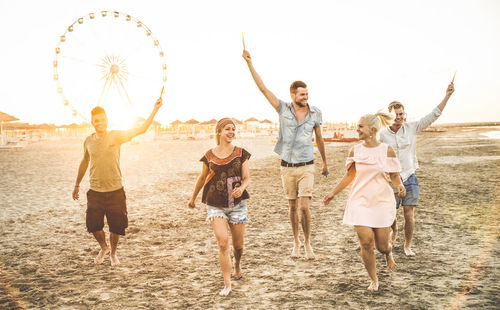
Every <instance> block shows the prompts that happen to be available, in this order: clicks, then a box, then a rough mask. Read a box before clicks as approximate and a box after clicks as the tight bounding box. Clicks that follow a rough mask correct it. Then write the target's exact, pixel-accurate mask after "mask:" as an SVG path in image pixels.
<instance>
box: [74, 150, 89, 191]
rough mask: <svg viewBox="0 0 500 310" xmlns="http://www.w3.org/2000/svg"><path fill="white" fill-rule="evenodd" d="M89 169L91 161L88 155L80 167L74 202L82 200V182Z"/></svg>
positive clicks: (84, 157)
mask: <svg viewBox="0 0 500 310" xmlns="http://www.w3.org/2000/svg"><path fill="white" fill-rule="evenodd" d="M88 167H89V159H88V157H87V153H86V154H85V155H84V156H83V159H82V161H81V162H80V166H79V167H78V175H77V176H76V181H75V187H74V189H73V200H78V198H80V183H81V182H82V179H83V177H84V176H85V172H87V168H88Z"/></svg>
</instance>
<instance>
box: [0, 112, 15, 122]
mask: <svg viewBox="0 0 500 310" xmlns="http://www.w3.org/2000/svg"><path fill="white" fill-rule="evenodd" d="M18 120H19V119H18V118H17V117H14V116H12V115H9V114H7V113H4V112H0V121H1V122H13V121H18Z"/></svg>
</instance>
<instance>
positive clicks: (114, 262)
mask: <svg viewBox="0 0 500 310" xmlns="http://www.w3.org/2000/svg"><path fill="white" fill-rule="evenodd" d="M109 260H111V266H117V265H120V260H119V259H118V256H117V255H116V254H115V255H113V254H109Z"/></svg>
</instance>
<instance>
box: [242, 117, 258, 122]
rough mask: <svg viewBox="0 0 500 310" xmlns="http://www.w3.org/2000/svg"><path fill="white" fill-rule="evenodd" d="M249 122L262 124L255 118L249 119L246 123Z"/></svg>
mask: <svg viewBox="0 0 500 310" xmlns="http://www.w3.org/2000/svg"><path fill="white" fill-rule="evenodd" d="M248 122H259V123H260V121H259V120H258V119H256V118H255V117H250V118H249V119H247V120H246V121H245V123H248Z"/></svg>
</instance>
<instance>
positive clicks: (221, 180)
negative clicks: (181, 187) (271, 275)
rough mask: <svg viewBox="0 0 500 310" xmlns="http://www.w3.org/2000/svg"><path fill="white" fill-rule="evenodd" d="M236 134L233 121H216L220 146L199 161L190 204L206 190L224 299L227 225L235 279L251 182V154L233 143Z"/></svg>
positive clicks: (228, 280) (228, 269)
mask: <svg viewBox="0 0 500 310" xmlns="http://www.w3.org/2000/svg"><path fill="white" fill-rule="evenodd" d="M235 132H236V126H235V124H234V122H233V120H232V119H230V118H223V119H221V120H219V121H218V122H217V126H216V127H215V139H216V142H217V146H216V147H214V148H213V149H210V150H208V151H207V152H206V153H205V156H203V157H202V158H201V159H200V161H202V162H203V169H202V171H201V174H200V176H199V177H198V181H197V182H196V186H195V188H194V192H193V196H192V197H191V200H190V201H189V204H188V206H189V208H195V207H196V206H195V200H196V197H197V196H198V193H199V192H200V190H201V189H202V188H203V196H202V202H203V203H204V204H206V205H207V220H209V221H210V222H211V223H212V228H213V230H214V234H215V238H216V239H217V244H218V245H219V264H220V267H221V270H222V276H223V278H224V289H222V291H220V293H219V295H221V296H227V295H228V294H229V293H230V292H231V259H230V256H229V234H228V229H227V227H228V224H229V228H230V230H231V235H232V239H233V254H234V278H235V279H239V278H241V273H242V272H241V266H240V261H241V256H242V254H243V243H244V234H245V223H246V221H247V205H246V199H248V198H249V195H248V193H247V191H246V188H247V187H248V182H249V180H250V175H249V169H248V159H249V158H250V153H248V152H247V151H246V150H245V149H243V148H240V147H237V146H234V145H233V144H232V141H233V139H234V136H235Z"/></svg>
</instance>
